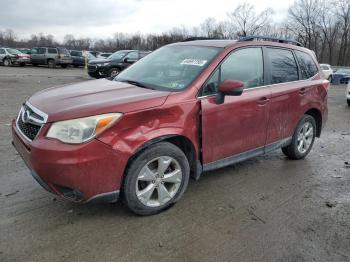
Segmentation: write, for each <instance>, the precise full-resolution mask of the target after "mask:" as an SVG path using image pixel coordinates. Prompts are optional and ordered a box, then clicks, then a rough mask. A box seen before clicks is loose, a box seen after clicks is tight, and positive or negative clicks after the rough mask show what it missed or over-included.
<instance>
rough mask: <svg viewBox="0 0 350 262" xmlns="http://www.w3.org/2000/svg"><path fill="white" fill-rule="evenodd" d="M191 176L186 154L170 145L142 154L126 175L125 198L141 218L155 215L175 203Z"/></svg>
mask: <svg viewBox="0 0 350 262" xmlns="http://www.w3.org/2000/svg"><path fill="white" fill-rule="evenodd" d="M189 174H190V167H189V163H188V160H187V157H186V156H185V154H184V153H183V152H182V151H181V150H180V149H179V148H178V147H177V146H175V145H173V144H171V143H167V142H161V143H158V144H154V145H152V146H150V147H149V148H147V149H145V150H144V151H143V152H142V153H140V154H139V155H138V156H137V157H136V158H135V159H134V160H133V161H132V163H131V165H130V167H129V168H128V169H127V171H126V174H125V180H124V186H123V197H124V202H125V203H126V205H127V206H128V208H129V209H130V210H131V211H133V212H134V213H136V214H138V215H152V214H156V213H159V212H161V211H163V210H164V209H166V208H168V207H170V206H172V205H173V204H175V203H176V202H177V201H178V200H179V199H180V198H181V197H182V195H183V194H184V192H185V190H186V188H187V184H188V179H189Z"/></svg>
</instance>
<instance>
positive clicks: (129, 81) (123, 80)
mask: <svg viewBox="0 0 350 262" xmlns="http://www.w3.org/2000/svg"><path fill="white" fill-rule="evenodd" d="M115 80H116V81H119V82H124V83H128V84H132V85H134V86H138V87H142V88H147V89H153V90H154V88H152V87H150V86H147V85H145V84H143V83H140V82H137V81H133V80H127V79H115Z"/></svg>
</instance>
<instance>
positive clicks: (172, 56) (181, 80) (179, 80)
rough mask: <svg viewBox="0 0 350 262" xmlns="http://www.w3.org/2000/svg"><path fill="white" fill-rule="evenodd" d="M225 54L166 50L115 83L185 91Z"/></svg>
mask: <svg viewBox="0 0 350 262" xmlns="http://www.w3.org/2000/svg"><path fill="white" fill-rule="evenodd" d="M220 50H222V49H221V48H216V47H201V46H166V47H163V48H160V49H158V50H157V51H155V52H153V53H151V54H149V55H147V56H145V57H144V58H142V59H141V60H139V62H137V63H135V64H134V65H132V66H131V67H129V68H128V69H126V70H124V71H123V72H122V73H120V74H119V75H118V76H117V77H116V78H115V80H116V81H131V82H137V83H141V84H142V85H144V86H147V87H150V88H154V89H166V90H173V91H177V90H182V89H185V88H186V87H187V86H188V85H189V84H190V83H192V81H193V80H194V79H196V77H197V76H198V75H199V74H200V73H201V72H202V71H203V70H204V68H206V67H207V66H208V65H209V63H210V61H211V60H212V59H213V58H214V57H215V56H216V55H217V54H218V53H219V51H220Z"/></svg>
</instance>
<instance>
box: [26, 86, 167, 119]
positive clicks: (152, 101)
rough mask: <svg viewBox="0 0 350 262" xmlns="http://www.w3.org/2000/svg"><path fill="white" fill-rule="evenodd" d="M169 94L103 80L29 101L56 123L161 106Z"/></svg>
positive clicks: (55, 89)
mask: <svg viewBox="0 0 350 262" xmlns="http://www.w3.org/2000/svg"><path fill="white" fill-rule="evenodd" d="M169 93H170V92H167V91H157V90H151V89H146V88H141V87H137V86H134V85H131V84H128V83H122V82H117V81H110V80H106V79H99V80H90V81H86V82H82V83H77V84H71V85H65V86H59V87H53V88H49V89H45V90H43V91H40V92H38V93H36V94H34V95H33V96H32V97H31V98H30V99H29V100H28V102H29V103H30V104H31V105H33V106H34V107H36V108H37V109H39V110H41V111H43V112H44V113H46V114H47V115H48V120H47V122H54V121H61V120H67V119H73V118H80V117H86V116H91V115H98V114H104V113H112V112H121V113H127V112H132V111H139V110H144V109H147V108H152V107H157V106H161V105H162V104H164V102H165V101H166V98H167V97H168V95H169Z"/></svg>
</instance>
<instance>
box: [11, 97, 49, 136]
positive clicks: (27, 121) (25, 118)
mask: <svg viewBox="0 0 350 262" xmlns="http://www.w3.org/2000/svg"><path fill="white" fill-rule="evenodd" d="M46 120H47V114H45V113H44V112H42V111H40V110H39V109H37V108H35V107H34V106H32V105H30V104H29V103H28V102H27V103H26V104H24V105H23V106H22V108H21V111H20V112H19V115H18V117H17V122H16V125H17V129H18V130H19V131H20V132H21V133H22V135H23V136H25V137H26V138H27V139H29V140H31V141H32V140H34V138H35V137H36V136H37V135H38V133H39V131H40V128H41V126H42V125H43V124H44V123H46Z"/></svg>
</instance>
